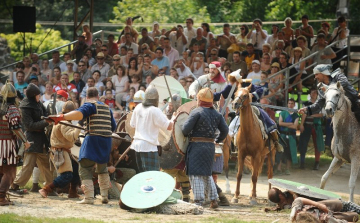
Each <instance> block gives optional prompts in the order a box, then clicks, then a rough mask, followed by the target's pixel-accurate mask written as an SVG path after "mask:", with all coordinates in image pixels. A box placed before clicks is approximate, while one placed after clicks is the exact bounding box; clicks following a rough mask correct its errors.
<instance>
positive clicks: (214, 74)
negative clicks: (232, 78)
mask: <svg viewBox="0 0 360 223" xmlns="http://www.w3.org/2000/svg"><path fill="white" fill-rule="evenodd" d="M209 68H210V73H208V74H204V75H201V76H200V77H199V78H198V79H197V80H195V81H194V82H192V84H191V85H190V86H189V97H190V98H196V94H197V93H198V92H199V90H200V89H201V88H204V87H205V86H206V87H209V88H211V90H212V91H214V92H221V91H222V90H224V88H225V87H226V78H224V77H223V76H222V75H221V63H220V62H218V61H213V62H211V63H210V64H209Z"/></svg>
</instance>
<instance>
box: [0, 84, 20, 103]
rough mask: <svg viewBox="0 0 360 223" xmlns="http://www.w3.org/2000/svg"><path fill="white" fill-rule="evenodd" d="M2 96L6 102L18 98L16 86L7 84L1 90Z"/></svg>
mask: <svg viewBox="0 0 360 223" xmlns="http://www.w3.org/2000/svg"><path fill="white" fill-rule="evenodd" d="M1 96H2V98H3V100H4V101H6V99H7V98H16V97H17V92H16V89H15V87H14V85H12V84H10V83H9V82H6V84H5V85H4V86H2V88H1Z"/></svg>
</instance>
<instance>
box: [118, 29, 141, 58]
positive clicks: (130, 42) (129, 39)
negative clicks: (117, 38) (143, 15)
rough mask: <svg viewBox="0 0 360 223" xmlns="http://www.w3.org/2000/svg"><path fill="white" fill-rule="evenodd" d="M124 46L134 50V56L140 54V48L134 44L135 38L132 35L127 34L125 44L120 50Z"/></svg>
mask: <svg viewBox="0 0 360 223" xmlns="http://www.w3.org/2000/svg"><path fill="white" fill-rule="evenodd" d="M122 46H126V48H127V49H130V48H131V49H133V52H134V56H137V55H138V54H139V46H138V45H137V44H136V43H134V42H133V37H132V36H131V34H130V33H125V43H122V44H120V47H119V48H121V47H122Z"/></svg>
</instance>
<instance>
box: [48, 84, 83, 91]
mask: <svg viewBox="0 0 360 223" xmlns="http://www.w3.org/2000/svg"><path fill="white" fill-rule="evenodd" d="M61 89H62V88H61V83H58V85H56V86H55V87H54V88H53V92H57V91H58V90H61ZM63 90H65V91H72V92H74V93H78V91H77V89H76V86H75V85H73V84H72V83H68V85H67V89H63Z"/></svg>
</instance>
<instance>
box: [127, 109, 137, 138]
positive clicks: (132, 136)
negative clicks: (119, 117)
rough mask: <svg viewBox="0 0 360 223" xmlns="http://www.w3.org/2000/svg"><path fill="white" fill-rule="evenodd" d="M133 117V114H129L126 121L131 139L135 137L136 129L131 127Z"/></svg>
mask: <svg viewBox="0 0 360 223" xmlns="http://www.w3.org/2000/svg"><path fill="white" fill-rule="evenodd" d="M132 115H133V112H132V111H131V112H129V113H127V115H126V120H125V132H127V133H128V134H129V135H130V137H131V138H134V135H135V128H133V127H131V126H130V120H131V116H132Z"/></svg>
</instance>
